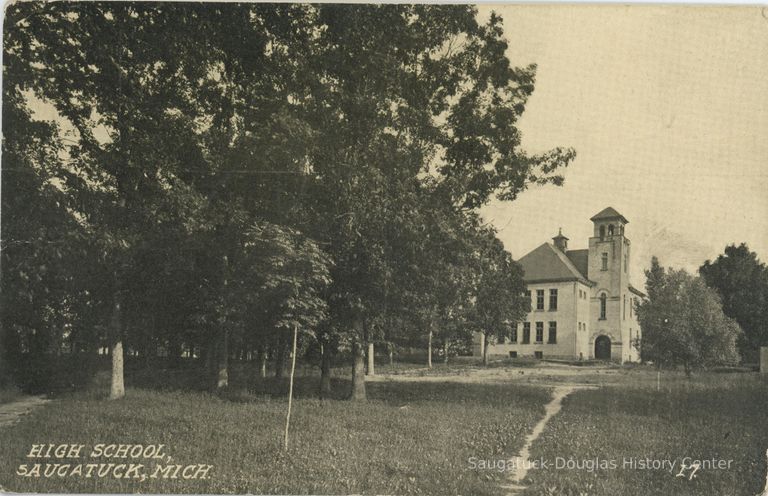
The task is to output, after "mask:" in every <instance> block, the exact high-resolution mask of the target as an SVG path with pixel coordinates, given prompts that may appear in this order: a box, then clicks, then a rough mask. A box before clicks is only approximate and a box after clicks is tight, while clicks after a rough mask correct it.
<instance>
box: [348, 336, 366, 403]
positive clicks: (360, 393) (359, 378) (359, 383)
mask: <svg viewBox="0 0 768 496" xmlns="http://www.w3.org/2000/svg"><path fill="white" fill-rule="evenodd" d="M352 356H353V358H354V363H353V365H352V396H351V397H350V399H352V400H356V401H359V400H365V350H364V348H363V344H362V343H360V342H359V338H356V339H355V341H354V343H353V344H352Z"/></svg>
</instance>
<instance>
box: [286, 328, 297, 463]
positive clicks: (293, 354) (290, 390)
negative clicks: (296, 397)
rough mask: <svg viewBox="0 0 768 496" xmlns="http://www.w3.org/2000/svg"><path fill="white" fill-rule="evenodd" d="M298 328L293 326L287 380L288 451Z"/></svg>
mask: <svg viewBox="0 0 768 496" xmlns="http://www.w3.org/2000/svg"><path fill="white" fill-rule="evenodd" d="M298 335H299V328H298V327H296V326H295V325H294V326H293V346H292V347H291V378H290V381H289V382H288V413H287V414H286V415H285V450H286V451H288V427H289V426H290V425H291V403H292V401H293V376H294V374H295V373H296V340H297V338H298Z"/></svg>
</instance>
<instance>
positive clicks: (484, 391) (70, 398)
mask: <svg viewBox="0 0 768 496" xmlns="http://www.w3.org/2000/svg"><path fill="white" fill-rule="evenodd" d="M300 381H301V382H300V384H299V388H298V396H299V399H298V400H296V401H295V402H294V413H293V417H292V422H291V447H290V449H289V451H288V452H284V451H283V449H282V429H283V425H284V424H283V422H284V420H285V409H286V401H285V399H284V398H279V397H277V396H274V395H272V394H270V393H276V392H279V393H282V392H283V391H284V387H285V383H284V381H282V382H275V381H271V382H270V381H264V382H263V383H261V384H257V385H256V387H255V388H252V389H251V392H250V393H247V392H234V393H231V394H228V395H226V396H225V397H218V396H214V395H211V394H207V393H204V392H183V393H182V392H173V391H158V390H151V389H142V388H131V389H129V390H128V394H127V396H126V397H125V398H124V399H122V400H119V401H112V402H110V401H105V400H104V399H103V397H102V396H101V394H100V393H99V394H96V393H93V392H85V393H72V394H67V395H63V396H61V397H60V398H59V399H58V400H57V401H56V402H55V403H52V404H50V405H48V406H47V407H45V408H43V409H41V410H38V411H35V412H33V413H32V414H30V415H29V416H28V417H27V418H25V419H23V420H22V421H21V422H20V423H19V424H17V425H15V426H14V427H13V428H10V429H8V428H6V429H0V486H2V488H4V489H5V490H10V491H24V492H66V493H70V492H77V493H91V492H98V493H112V492H120V493H132V492H142V493H225V494H226V493H238V494H244V493H255V494H260V493H264V494H306V493H312V494H349V493H365V494H374V493H376V494H472V495H485V494H488V495H492V494H501V493H502V491H501V490H500V489H499V487H498V483H499V481H500V479H501V478H502V477H503V476H504V474H502V473H499V472H496V471H488V470H485V471H483V470H476V469H471V468H470V466H469V463H468V459H469V458H470V457H473V456H475V457H484V458H497V457H498V458H504V457H508V456H512V455H513V454H514V453H516V452H517V450H518V449H519V448H520V446H521V445H522V442H523V440H524V439H525V436H526V434H527V433H528V432H529V431H530V430H531V428H532V427H533V425H534V424H535V423H536V422H537V421H538V419H539V418H540V417H541V416H542V415H543V405H544V404H545V403H546V402H547V401H548V400H549V390H548V389H546V388H542V387H530V386H517V385H482V384H456V383H439V382H438V383H435V382H432V383H410V384H404V383H390V382H381V383H371V384H369V385H368V392H369V398H370V400H369V401H367V402H364V403H359V404H358V403H351V402H347V401H342V400H325V401H321V400H318V399H315V398H313V397H312V394H311V392H312V391H315V390H316V389H317V383H316V382H312V381H316V378H312V377H307V378H301V379H300ZM335 387H337V388H338V389H342V388H344V389H346V388H348V383H344V382H342V380H340V379H339V380H336V383H335ZM254 391H256V392H254ZM33 443H52V444H58V443H81V444H85V445H86V448H85V449H84V451H83V453H82V455H81V458H79V459H69V460H54V459H36V460H32V459H29V458H27V457H26V456H27V454H28V453H29V452H30V448H31V445H32V444H33ZM96 443H125V444H144V445H148V444H161V443H162V444H165V445H166V447H165V452H166V453H167V454H168V455H170V456H171V457H172V458H173V460H172V461H171V462H170V464H180V465H185V466H186V465H188V464H197V463H200V464H211V465H213V469H212V471H211V473H210V476H211V477H210V478H209V479H204V480H201V479H191V480H184V479H182V478H177V479H171V478H162V476H161V477H158V478H147V479H146V480H144V481H139V480H134V479H120V478H114V477H112V476H107V477H102V478H100V477H96V476H93V477H91V478H87V477H85V476H65V477H59V476H57V475H54V476H52V477H48V478H46V477H21V476H19V475H17V474H16V471H17V470H18V467H19V465H20V464H27V465H28V466H29V469H30V470H31V466H32V463H34V462H35V461H37V462H40V463H46V462H47V463H62V464H66V463H69V464H72V465H76V464H78V463H82V464H87V463H100V462H103V463H109V462H112V463H131V462H133V463H144V464H147V465H149V466H152V465H155V464H158V463H159V464H166V465H167V464H168V462H167V461H166V460H163V461H159V460H154V461H149V462H147V461H141V460H131V459H127V460H126V459H114V458H113V459H103V458H102V459H94V458H87V456H88V455H89V454H90V452H91V450H92V449H93V446H94V445H95V444H96ZM68 470H69V469H68ZM148 473H150V474H151V473H152V470H150V471H149V472H148Z"/></svg>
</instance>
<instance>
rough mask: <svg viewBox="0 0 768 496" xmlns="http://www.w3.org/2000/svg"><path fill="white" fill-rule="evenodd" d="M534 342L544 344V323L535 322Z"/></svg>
mask: <svg viewBox="0 0 768 496" xmlns="http://www.w3.org/2000/svg"><path fill="white" fill-rule="evenodd" d="M536 342H537V343H543V342H544V322H536Z"/></svg>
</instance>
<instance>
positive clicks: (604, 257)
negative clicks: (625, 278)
mask: <svg viewBox="0 0 768 496" xmlns="http://www.w3.org/2000/svg"><path fill="white" fill-rule="evenodd" d="M602 270H608V254H607V253H603V268H602Z"/></svg>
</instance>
